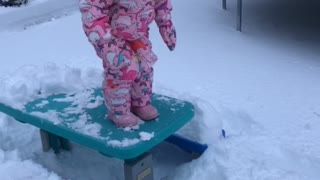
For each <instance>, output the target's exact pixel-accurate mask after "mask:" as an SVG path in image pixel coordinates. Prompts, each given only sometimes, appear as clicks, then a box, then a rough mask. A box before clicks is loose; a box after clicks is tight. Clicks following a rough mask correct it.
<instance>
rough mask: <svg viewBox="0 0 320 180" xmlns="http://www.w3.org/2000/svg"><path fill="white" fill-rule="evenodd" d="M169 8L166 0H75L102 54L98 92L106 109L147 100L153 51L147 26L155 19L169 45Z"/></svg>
mask: <svg viewBox="0 0 320 180" xmlns="http://www.w3.org/2000/svg"><path fill="white" fill-rule="evenodd" d="M171 10H172V6H171V3H170V0H80V11H81V14H82V22H83V28H84V31H85V34H86V36H87V37H88V39H89V41H90V42H91V43H92V45H93V46H94V48H95V50H96V52H97V55H98V56H99V57H100V58H101V59H102V60H103V61H102V62H103V67H104V74H105V75H104V82H103V94H104V98H105V102H106V106H107V108H108V109H109V111H110V112H111V113H114V114H117V115H122V114H125V113H128V112H129V111H130V107H131V106H146V105H148V104H150V97H151V94H152V80H153V68H152V66H153V64H154V63H155V62H156V61H157V56H156V55H155V54H154V53H153V52H152V50H151V49H152V45H151V42H150V41H149V39H148V30H149V28H148V26H149V25H150V24H151V23H152V22H153V20H155V21H156V24H157V25H158V27H159V31H160V34H161V36H162V38H163V40H164V42H165V43H166V44H167V46H168V47H169V49H170V50H173V49H174V48H175V44H176V33H175V29H174V27H173V24H172V22H171V15H170V12H171Z"/></svg>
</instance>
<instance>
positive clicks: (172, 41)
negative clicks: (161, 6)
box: [159, 22, 177, 51]
mask: <svg viewBox="0 0 320 180" xmlns="http://www.w3.org/2000/svg"><path fill="white" fill-rule="evenodd" d="M168 24H169V25H164V26H161V27H159V31H160V34H161V37H162V39H163V40H164V42H165V43H166V44H167V46H168V48H169V49H170V51H173V50H174V49H175V47H176V41H177V35H176V30H175V28H174V26H173V24H172V22H170V23H168Z"/></svg>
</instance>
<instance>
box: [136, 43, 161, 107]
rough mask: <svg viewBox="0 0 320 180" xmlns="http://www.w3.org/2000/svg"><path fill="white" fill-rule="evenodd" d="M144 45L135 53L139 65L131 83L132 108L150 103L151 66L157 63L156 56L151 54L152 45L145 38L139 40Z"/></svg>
mask: <svg viewBox="0 0 320 180" xmlns="http://www.w3.org/2000/svg"><path fill="white" fill-rule="evenodd" d="M140 41H142V43H143V44H144V45H145V47H144V48H140V49H138V50H137V51H136V57H137V59H138V64H139V75H138V76H137V77H136V79H135V80H134V81H133V84H132V90H131V100H132V103H131V105H132V106H136V107H137V106H140V107H141V106H146V105H149V104H150V102H151V95H152V83H153V65H154V63H155V62H156V61H157V56H156V55H155V54H154V53H153V52H152V44H151V42H150V41H149V40H148V39H147V37H146V38H142V39H140Z"/></svg>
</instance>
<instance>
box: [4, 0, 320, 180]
mask: <svg viewBox="0 0 320 180" xmlns="http://www.w3.org/2000/svg"><path fill="white" fill-rule="evenodd" d="M173 6H174V12H173V18H174V23H175V26H176V28H177V32H178V45H177V49H176V51H174V52H170V51H169V50H167V47H166V46H165V45H164V44H163V42H162V39H161V38H160V36H159V34H158V30H157V28H156V26H152V31H151V40H152V42H153V44H154V51H155V52H156V53H157V54H158V56H159V61H158V62H157V64H156V66H155V82H154V85H155V86H154V87H155V88H154V91H155V92H157V93H161V94H165V95H169V96H173V97H177V98H181V99H184V100H188V101H191V102H192V103H194V105H195V106H196V117H195V118H194V120H193V121H192V122H191V123H190V124H189V125H187V126H186V127H185V128H184V129H183V130H182V131H181V133H183V134H185V135H186V136H189V137H192V138H194V139H196V140H199V141H201V142H206V143H208V144H209V146H210V148H209V149H208V150H207V152H206V153H205V154H204V155H203V156H202V157H201V158H200V159H197V160H194V161H192V162H186V157H185V155H184V154H183V153H182V152H180V151H178V150H176V149H172V148H171V146H169V145H166V144H161V145H160V146H159V147H157V148H156V149H154V157H155V177H156V179H160V178H163V177H167V179H175V180H180V179H181V180H195V179H196V178H198V179H201V180H209V179H219V180H246V179H248V180H275V179H281V180H318V179H319V177H320V172H319V171H318V170H319V169H320V141H319V139H320V131H319V129H320V103H319V102H320V100H319V99H320V94H319V92H320V84H319V83H318V82H319V78H320V44H319V40H320V36H319V35H318V32H319V31H320V22H319V21H318V19H319V16H320V12H319V11H318V10H317V9H318V8H319V6H320V3H318V2H316V1H311V0H310V1H298V0H290V1H289V0H285V1H281V2H279V1H276V0H268V1H267V0H257V1H244V24H243V32H241V33H240V32H237V31H235V13H236V11H235V8H236V7H235V6H236V2H235V1H229V2H228V10H227V11H223V10H222V9H221V2H220V1H219V0H214V1H211V0H203V1H197V0H190V1H173ZM39 23H40V24H39ZM36 24H37V25H36ZM31 25H33V26H31ZM17 47H18V48H19V50H18V49H16V48H17ZM0 52H1V57H0V59H1V61H0V62H1V65H0V91H1V93H0V99H1V101H3V102H6V103H8V104H10V105H13V106H20V105H21V104H23V103H24V102H26V101H29V100H31V99H33V98H34V96H35V94H36V93H37V92H38V91H39V89H41V90H42V91H43V92H44V93H47V94H50V93H54V92H70V91H76V90H82V89H85V88H88V87H98V86H99V85H100V84H101V80H102V79H101V73H102V67H101V64H100V62H101V61H100V59H98V58H97V57H96V55H95V52H94V51H93V48H92V47H91V45H90V44H89V43H88V42H87V39H86V37H85V35H84V33H83V31H82V28H81V22H80V14H79V13H78V11H77V5H76V1H74V0H73V1H65V0H46V1H44V0H38V1H37V0H34V1H31V4H30V5H28V6H26V7H23V8H21V9H10V10H8V9H6V8H0ZM222 128H223V129H225V130H226V138H222V137H221V129H222ZM0 142H1V143H0V179H1V180H11V179H14V180H17V179H39V180H40V179H41V180H42V179H52V180H55V179H77V180H78V179H84V180H87V179H94V180H99V179H112V180H113V179H115V180H116V179H122V178H123V175H122V168H120V167H122V162H121V161H120V160H116V159H110V158H106V157H104V156H102V155H101V154H99V153H97V152H95V151H92V150H90V149H87V148H85V147H82V146H77V145H75V148H74V149H73V151H72V152H67V153H62V154H60V155H58V156H56V155H55V154H54V153H53V152H49V153H43V152H42V150H41V144H40V138H39V136H38V130H37V129H36V128H34V127H31V126H30V125H27V124H21V123H19V122H16V121H14V120H13V119H12V118H10V117H8V116H6V115H3V114H0ZM173 169H174V170H173Z"/></svg>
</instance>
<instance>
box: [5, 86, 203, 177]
mask: <svg viewBox="0 0 320 180" xmlns="http://www.w3.org/2000/svg"><path fill="white" fill-rule="evenodd" d="M152 104H153V105H154V106H155V107H157V109H158V111H159V113H160V116H159V117H158V118H157V119H156V120H154V121H151V122H143V121H140V123H139V125H137V126H136V127H131V128H125V129H123V128H118V127H116V126H115V125H114V124H113V123H112V122H111V121H110V120H108V119H107V116H106V114H107V109H106V108H105V105H104V104H103V98H102V91H101V89H89V90H86V91H82V92H78V93H75V94H57V95H51V96H48V97H43V98H39V99H37V100H35V101H33V102H29V103H28V104H26V105H25V106H24V109H15V108H12V107H10V106H7V105H5V104H3V103H0V111H1V112H3V113H5V114H7V115H9V116H12V117H13V118H15V119H16V120H18V121H20V122H23V123H28V124H31V125H33V126H36V127H38V128H39V129H40V134H41V140H42V146H43V147H42V148H43V150H44V151H48V150H49V149H51V148H52V149H53V150H54V151H55V152H56V153H58V152H60V150H61V149H64V150H70V149H71V146H70V143H69V141H72V142H75V143H77V144H80V145H83V146H86V147H89V148H91V149H94V150H96V151H98V152H100V153H102V154H104V155H106V156H108V157H114V158H118V159H123V160H125V162H126V163H125V178H126V180H135V179H139V178H140V179H141V180H149V179H153V172H152V165H151V154H148V151H150V150H151V149H152V148H154V147H155V146H156V145H158V144H159V143H161V142H163V141H167V142H169V143H172V144H174V145H177V146H178V147H180V148H181V149H182V150H185V151H186V152H189V153H192V154H196V155H197V157H199V156H200V155H201V154H202V153H203V152H204V151H205V150H206V149H207V145H205V144H200V143H197V142H195V141H191V140H188V139H186V138H184V137H182V136H178V135H174V133H175V132H176V131H178V130H179V129H180V128H181V127H183V126H184V125H185V124H186V123H188V122H189V121H190V120H191V119H192V118H193V116H194V107H193V105H192V104H191V103H189V102H186V101H181V100H178V99H174V98H171V97H167V96H162V95H158V94H153V96H152ZM139 164H140V165H139ZM141 164H143V165H144V166H145V167H142V165H141ZM139 175H140V176H139Z"/></svg>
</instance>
